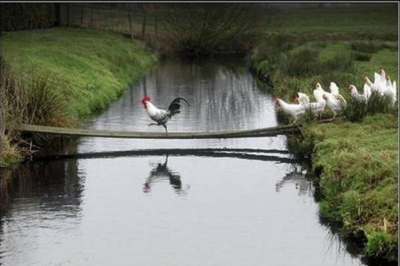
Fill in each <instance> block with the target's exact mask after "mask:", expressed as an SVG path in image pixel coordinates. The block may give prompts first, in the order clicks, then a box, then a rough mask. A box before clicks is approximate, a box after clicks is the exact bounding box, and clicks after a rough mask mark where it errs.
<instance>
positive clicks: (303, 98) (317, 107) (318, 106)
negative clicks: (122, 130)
mask: <svg viewBox="0 0 400 266" xmlns="http://www.w3.org/2000/svg"><path fill="white" fill-rule="evenodd" d="M297 95H298V97H297V98H296V100H297V101H298V102H299V103H300V104H302V105H303V106H304V107H305V109H306V110H310V111H311V113H312V114H313V115H314V116H315V118H320V117H321V115H322V113H323V112H324V110H325V105H326V101H325V100H324V99H322V100H321V101H318V102H312V103H310V98H309V97H308V96H307V94H305V93H302V92H299V93H297Z"/></svg>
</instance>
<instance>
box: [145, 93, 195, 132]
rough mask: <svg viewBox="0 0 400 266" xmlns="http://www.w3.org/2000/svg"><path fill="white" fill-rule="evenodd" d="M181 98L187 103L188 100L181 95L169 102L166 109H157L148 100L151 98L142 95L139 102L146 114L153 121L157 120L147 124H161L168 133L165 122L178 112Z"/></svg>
mask: <svg viewBox="0 0 400 266" xmlns="http://www.w3.org/2000/svg"><path fill="white" fill-rule="evenodd" d="M181 100H183V101H185V102H186V103H187V104H188V105H189V103H188V101H186V100H185V99H183V98H181V97H178V98H175V99H174V100H173V101H172V102H171V104H170V105H169V107H168V110H162V109H158V108H157V107H155V106H154V105H153V104H152V103H151V102H150V101H151V98H150V97H149V96H146V97H144V98H143V99H142V101H141V102H142V104H143V106H144V108H145V109H146V111H147V114H148V115H149V117H150V118H151V119H152V120H153V121H155V122H157V123H150V124H149V126H154V125H157V126H163V127H164V128H165V132H167V133H168V130H167V122H168V121H169V120H170V119H171V117H172V116H174V115H175V114H178V113H180V108H181V105H180V101H181Z"/></svg>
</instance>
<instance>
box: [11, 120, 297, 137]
mask: <svg viewBox="0 0 400 266" xmlns="http://www.w3.org/2000/svg"><path fill="white" fill-rule="evenodd" d="M160 129H161V128H160ZM17 130H20V131H23V132H30V133H42V134H56V135H69V136H80V137H101V138H131V139H212V138H256V137H272V136H277V135H287V134H293V133H298V132H300V128H299V126H297V125H294V126H292V125H289V126H279V127H267V128H259V129H251V130H235V131H214V132H169V133H166V132H165V131H164V129H163V128H162V130H163V131H162V132H134V131H109V130H92V129H81V128H64V127H49V126H37V125H26V124H22V125H20V126H19V127H17Z"/></svg>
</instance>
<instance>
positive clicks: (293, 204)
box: [0, 58, 363, 266]
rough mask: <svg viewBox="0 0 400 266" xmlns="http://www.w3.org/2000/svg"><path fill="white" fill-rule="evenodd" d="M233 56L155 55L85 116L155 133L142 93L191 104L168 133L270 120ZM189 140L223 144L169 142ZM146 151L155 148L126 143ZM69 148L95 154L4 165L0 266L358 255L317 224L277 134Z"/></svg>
mask: <svg viewBox="0 0 400 266" xmlns="http://www.w3.org/2000/svg"><path fill="white" fill-rule="evenodd" d="M243 66H245V63H244V62H243V61H242V59H234V58H230V59H229V60H217V59H207V60H201V61H186V60H171V61H164V62H160V63H159V64H158V65H157V66H156V67H155V68H154V69H153V70H152V71H151V72H150V73H148V75H146V77H144V78H143V79H142V80H141V81H140V82H138V83H137V84H134V85H133V86H132V87H131V88H128V89H127V91H126V93H125V94H124V96H123V97H121V98H120V99H119V100H117V101H116V102H114V103H113V104H111V106H110V108H108V109H107V110H106V111H104V112H102V113H101V114H99V115H98V116H97V117H95V118H93V119H92V120H90V121H89V122H88V123H87V124H86V125H85V126H86V127H87V128H90V129H104V130H126V131H148V132H164V128H162V127H158V126H152V127H149V126H148V124H149V123H151V122H152V121H151V120H150V118H149V117H148V115H147V113H146V111H145V109H144V108H143V106H142V105H141V103H140V100H141V99H142V97H143V96H145V95H148V96H150V97H151V98H152V102H153V104H154V105H156V106H157V107H159V108H166V107H168V105H169V103H170V102H171V101H172V100H173V99H174V98H176V97H183V98H185V99H186V100H188V102H189V103H190V105H189V106H188V105H185V104H184V103H183V104H182V109H181V113H180V114H178V115H176V116H174V117H173V118H172V120H171V121H169V122H168V131H169V132H190V131H220V130H240V129H256V128H261V127H272V126H276V125H277V119H276V115H275V108H274V104H273V95H271V94H270V93H269V92H267V91H263V90H261V89H260V88H258V86H257V84H256V81H255V80H254V78H253V76H252V75H251V74H250V73H249V72H248V70H247V68H245V67H243ZM199 148H210V149H220V150H221V149H227V151H226V152H224V151H223V150H222V151H221V152H220V153H218V156H217V155H215V154H214V155H213V154H196V153H195V152H193V154H188V155H179V154H175V153H173V152H168V150H173V149H186V150H189V151H190V150H194V149H199ZM146 149H162V150H165V154H157V155H145V154H142V155H141V154H137V153H132V154H130V153H129V152H130V151H133V150H146ZM230 149H232V151H230ZM72 150H73V152H77V153H79V154H95V155H94V156H87V157H82V158H79V157H77V158H68V159H54V160H35V161H33V162H30V163H27V164H24V165H21V166H19V167H18V168H17V169H14V170H13V171H9V172H4V173H3V178H4V180H5V182H3V184H6V185H5V186H2V191H1V192H2V203H1V211H2V215H1V226H0V230H1V231H0V247H1V248H0V265H4V266H6V265H7V266H8V265H10V266H17V265H74V266H75V265H149V266H157V265H162V266H165V265H171V266H180V265H182V266H183V265H184V266H189V265H193V266H195V265H196V266H197V265H198V266H210V265H229V266H235V265H238V266H239V265H248V266H259V265H277V266H279V265H282V266H290V265H296V266H297V265H300V264H302V265H303V264H304V265H309V266H313V265H315V266H317V265H318V266H319V265H324V266H329V265H332V266H333V265H335V266H339V265H340V266H347V265H363V263H362V262H361V260H360V259H359V258H358V257H357V256H356V255H352V254H350V253H349V252H348V251H347V250H348V248H346V245H345V244H344V243H343V242H342V241H341V240H340V239H339V238H338V237H337V236H336V235H335V234H333V233H332V232H331V230H330V229H329V228H328V227H327V226H325V225H323V224H322V223H321V222H320V219H319V216H318V205H317V203H316V202H315V199H314V196H313V193H314V188H313V186H312V183H311V181H310V180H309V179H308V178H307V168H306V167H304V166H303V165H302V164H301V163H299V162H297V161H296V160H293V161H292V162H291V159H292V157H291V155H290V154H288V153H287V152H286V137H285V136H279V137H271V138H268V137H262V138H242V139H240V138H238V139H210V140H204V139H203V140H149V139H135V140H129V139H110V138H106V139H103V138H80V139H79V140H78V143H77V144H76V145H75V146H74V147H73V149H72ZM228 150H229V151H228ZM260 150H261V151H260ZM107 154H113V156H108V155H107ZM118 154H120V155H118ZM244 154H247V155H255V156H254V158H253V157H246V156H243V155H244ZM256 155H257V156H256ZM267 155H268V156H267ZM252 158H253V159H252ZM7 183H9V185H7Z"/></svg>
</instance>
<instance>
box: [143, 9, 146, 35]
mask: <svg viewBox="0 0 400 266" xmlns="http://www.w3.org/2000/svg"><path fill="white" fill-rule="evenodd" d="M146 21H147V10H146V9H144V16H143V26H142V37H143V39H144V37H145V34H146Z"/></svg>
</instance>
